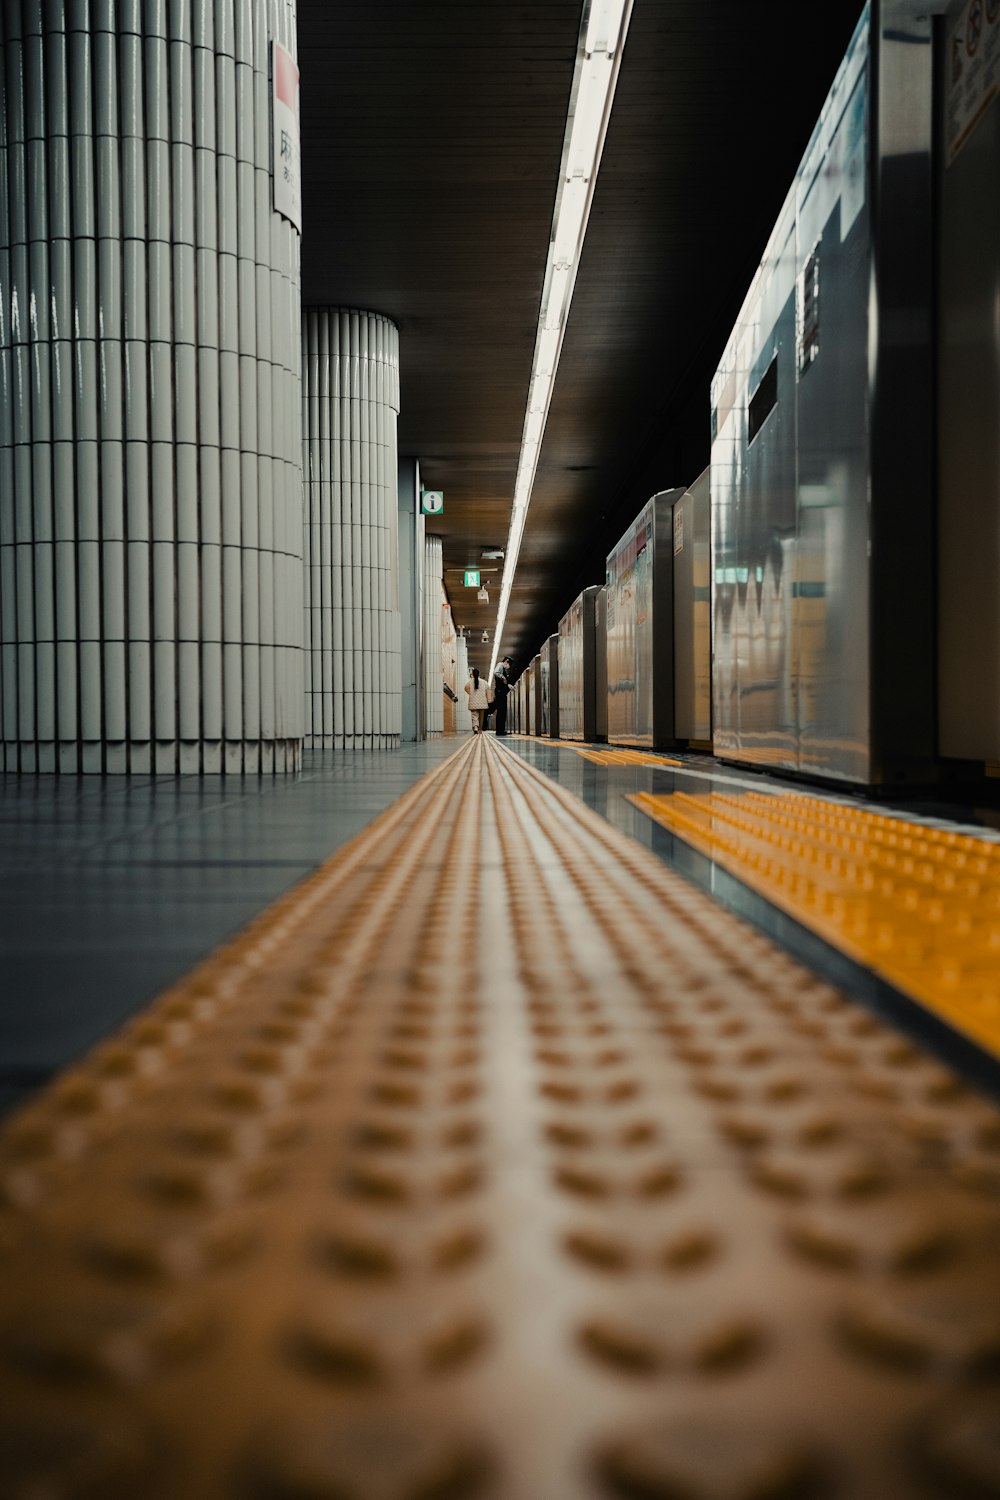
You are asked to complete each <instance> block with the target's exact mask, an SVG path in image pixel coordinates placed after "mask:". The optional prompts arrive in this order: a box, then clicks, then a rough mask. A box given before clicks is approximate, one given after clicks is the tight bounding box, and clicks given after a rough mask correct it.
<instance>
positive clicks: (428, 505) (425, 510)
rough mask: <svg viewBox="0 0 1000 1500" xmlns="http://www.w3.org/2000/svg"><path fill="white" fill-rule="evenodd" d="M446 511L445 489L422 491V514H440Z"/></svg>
mask: <svg viewBox="0 0 1000 1500" xmlns="http://www.w3.org/2000/svg"><path fill="white" fill-rule="evenodd" d="M443 511H444V490H421V491H420V514H421V515H422V516H439V515H441V514H442V512H443Z"/></svg>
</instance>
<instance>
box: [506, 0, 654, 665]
mask: <svg viewBox="0 0 1000 1500" xmlns="http://www.w3.org/2000/svg"><path fill="white" fill-rule="evenodd" d="M631 13H632V0H589V4H588V3H587V0H584V7H583V17H582V21H581V25H580V41H579V45H578V49H577V58H576V68H575V70H574V73H573V87H572V89H571V90H570V104H569V112H568V114H567V116H566V133H565V136H564V138H563V153H562V165H561V167H560V172H559V186H558V189H557V192H556V206H555V212H554V214H553V216H552V232H551V235H550V236H549V251H548V263H547V266H546V270H545V285H544V287H543V289H542V302H541V308H540V310H539V314H538V330H537V333H536V335H535V356H534V360H533V362H532V368H531V382H530V384H529V387H528V403H527V410H526V412H525V416H524V430H523V433H522V436H521V453H520V457H519V459H518V465H517V478H516V480H515V483H514V503H513V507H512V510H511V518H510V534H509V536H508V538H507V546H506V549H505V554H506V555H505V557H504V568H503V582H502V584H501V588H500V604H499V608H498V610H497V623H496V628H495V630H494V633H493V659H492V661H491V663H490V675H491V676H492V675H493V673H494V672H495V671H496V664H497V661H498V660H499V656H500V644H501V640H502V638H503V629H504V624H505V622H506V619H507V606H508V603H509V602H510V594H511V589H512V588H513V584H514V574H515V573H516V571H517V558H518V552H519V551H520V547H521V538H522V536H523V535H524V523H525V519H526V517H527V513H528V506H529V504H530V503H531V491H532V486H533V484H534V482H535V470H536V468H537V465H538V454H539V451H540V449H541V445H542V437H543V435H544V432H545V423H546V419H547V418H548V414H549V403H550V401H551V399H552V391H553V387H554V385H555V377H556V369H557V367H558V365H559V354H560V352H561V349H562V341H563V334H564V332H565V330H566V323H567V320H568V318H569V309H570V304H571V303H572V300H573V288H574V286H575V284H576V273H577V268H578V267H579V264H580V255H581V252H582V250H583V241H584V236H585V235H586V232H587V220H588V218H589V216H590V205H591V203H592V202H593V198H594V187H595V185H596V183H597V172H598V168H599V167H600V163H601V152H602V150H603V149H604V137H605V134H606V132H607V128H608V119H609V117H610V115H611V105H612V103H613V101H614V97H615V85H616V84H617V82H618V70H619V66H620V62H621V54H622V49H623V47H624V45H625V37H626V35H627V33H628V23H629V17H630V15H631Z"/></svg>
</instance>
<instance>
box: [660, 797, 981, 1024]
mask: <svg viewBox="0 0 1000 1500" xmlns="http://www.w3.org/2000/svg"><path fill="white" fill-rule="evenodd" d="M631 800H632V801H633V802H634V803H635V804H636V805H637V806H638V807H640V808H641V809H642V810H643V811H644V812H646V813H648V814H649V816H650V817H652V818H654V819H655V820H656V821H657V822H658V823H661V824H662V825H663V826H664V827H665V828H668V829H670V831H671V832H673V833H676V834H677V835H678V836H679V837H681V838H682V839H684V840H685V842H687V843H689V844H691V845H692V846H693V847H694V848H696V849H698V850H700V851H701V853H703V854H707V855H708V857H709V858H710V859H712V860H714V861H715V862H716V863H717V864H719V865H722V866H723V868H725V869H727V870H729V871H730V872H731V873H733V874H735V875H737V876H739V878H740V879H741V880H743V881H745V882H746V883H747V884H748V885H750V886H751V887H752V888H753V889H754V890H756V891H759V892H760V893H761V894H762V895H763V896H765V897H766V898H767V899H768V900H769V901H771V902H772V903H773V904H774V905H775V906H779V907H781V909H782V910H783V911H786V912H788V913H789V914H790V915H791V916H793V917H795V918H796V920H797V921H799V922H801V923H803V925H804V926H806V927H809V928H811V929H812V930H813V931H814V932H817V933H819V935H820V936H821V937H823V938H825V939H826V940H827V941H828V942H830V943H832V944H833V945H834V947H836V948H839V949H841V950H842V951H843V952H844V953H847V954H848V955H849V956H850V957H852V958H854V959H857V960H860V962H862V963H864V964H866V965H868V966H869V967H871V968H872V969H874V970H875V971H876V972H877V973H878V974H881V975H882V976H883V977H884V978H886V979H887V980H889V982H890V983H891V984H893V985H895V986H897V987H898V988H899V989H901V990H904V991H905V992H906V993H907V994H908V995H911V996H913V997H914V998H915V999H917V1000H919V1001H920V1002H921V1003H922V1004H924V1005H926V1006H927V1007H928V1009H930V1010H933V1011H934V1012H935V1013H936V1014H937V1015H939V1016H941V1017H943V1018H944V1019H945V1020H946V1021H948V1022H949V1024H950V1025H952V1026H954V1027H955V1028H956V1029H957V1030H959V1031H962V1032H964V1033H965V1034H966V1035H968V1036H970V1037H972V1038H973V1039H974V1040H975V1041H976V1042H978V1043H979V1044H980V1045H982V1046H985V1047H987V1048H989V1049H990V1050H991V1051H993V1052H1000V845H997V844H994V843H991V842H988V841H987V840H984V839H981V838H977V837H976V836H975V835H974V834H967V833H959V832H956V831H952V830H948V829H938V828H932V827H928V826H926V825H924V824H919V823H910V822H906V821H903V820H901V819H899V818H894V817H888V816H886V815H884V814H879V813H873V812H867V811H864V810H863V809H860V808H853V807H847V806H842V805H840V804H838V803H833V802H827V801H824V800H823V799H822V798H818V797H811V796H808V795H805V794H796V793H788V794H784V795H766V794H763V793H758V792H754V793H745V794H742V795H741V794H728V793H721V792H712V793H708V794H704V795H699V796H693V795H689V794H687V793H682V792H676V793H671V794H666V795H651V794H649V793H645V792H642V793H639V794H637V795H635V796H634V797H632V798H631Z"/></svg>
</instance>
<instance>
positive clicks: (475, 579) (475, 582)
mask: <svg viewBox="0 0 1000 1500" xmlns="http://www.w3.org/2000/svg"><path fill="white" fill-rule="evenodd" d="M465 587H466V588H467V589H477V588H479V569H478V568H466V570H465Z"/></svg>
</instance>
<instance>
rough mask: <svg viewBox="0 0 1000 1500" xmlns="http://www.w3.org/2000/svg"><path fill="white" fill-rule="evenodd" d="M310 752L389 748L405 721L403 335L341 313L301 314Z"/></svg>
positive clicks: (379, 321)
mask: <svg viewBox="0 0 1000 1500" xmlns="http://www.w3.org/2000/svg"><path fill="white" fill-rule="evenodd" d="M302 349H303V360H304V364H303V379H302V412H303V419H302V420H303V425H302V444H303V447H302V458H303V497H304V498H303V508H304V517H305V536H306V590H305V611H304V637H305V655H306V681H305V716H306V746H307V747H309V748H316V749H319V748H324V747H325V748H331V747H335V748H337V749H373V748H374V749H387V748H389V747H391V746H395V745H398V744H399V736H400V725H401V692H402V689H401V678H400V661H399V652H400V622H399V559H398V516H397V495H396V482H397V476H396V418H397V415H398V413H399V335H398V333H397V331H396V328H395V326H394V325H393V324H392V323H390V322H389V320H388V318H383V317H381V316H380V315H378V314H377V313H365V312H356V311H350V310H345V309H342V308H307V309H305V310H304V311H303V314H302Z"/></svg>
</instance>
